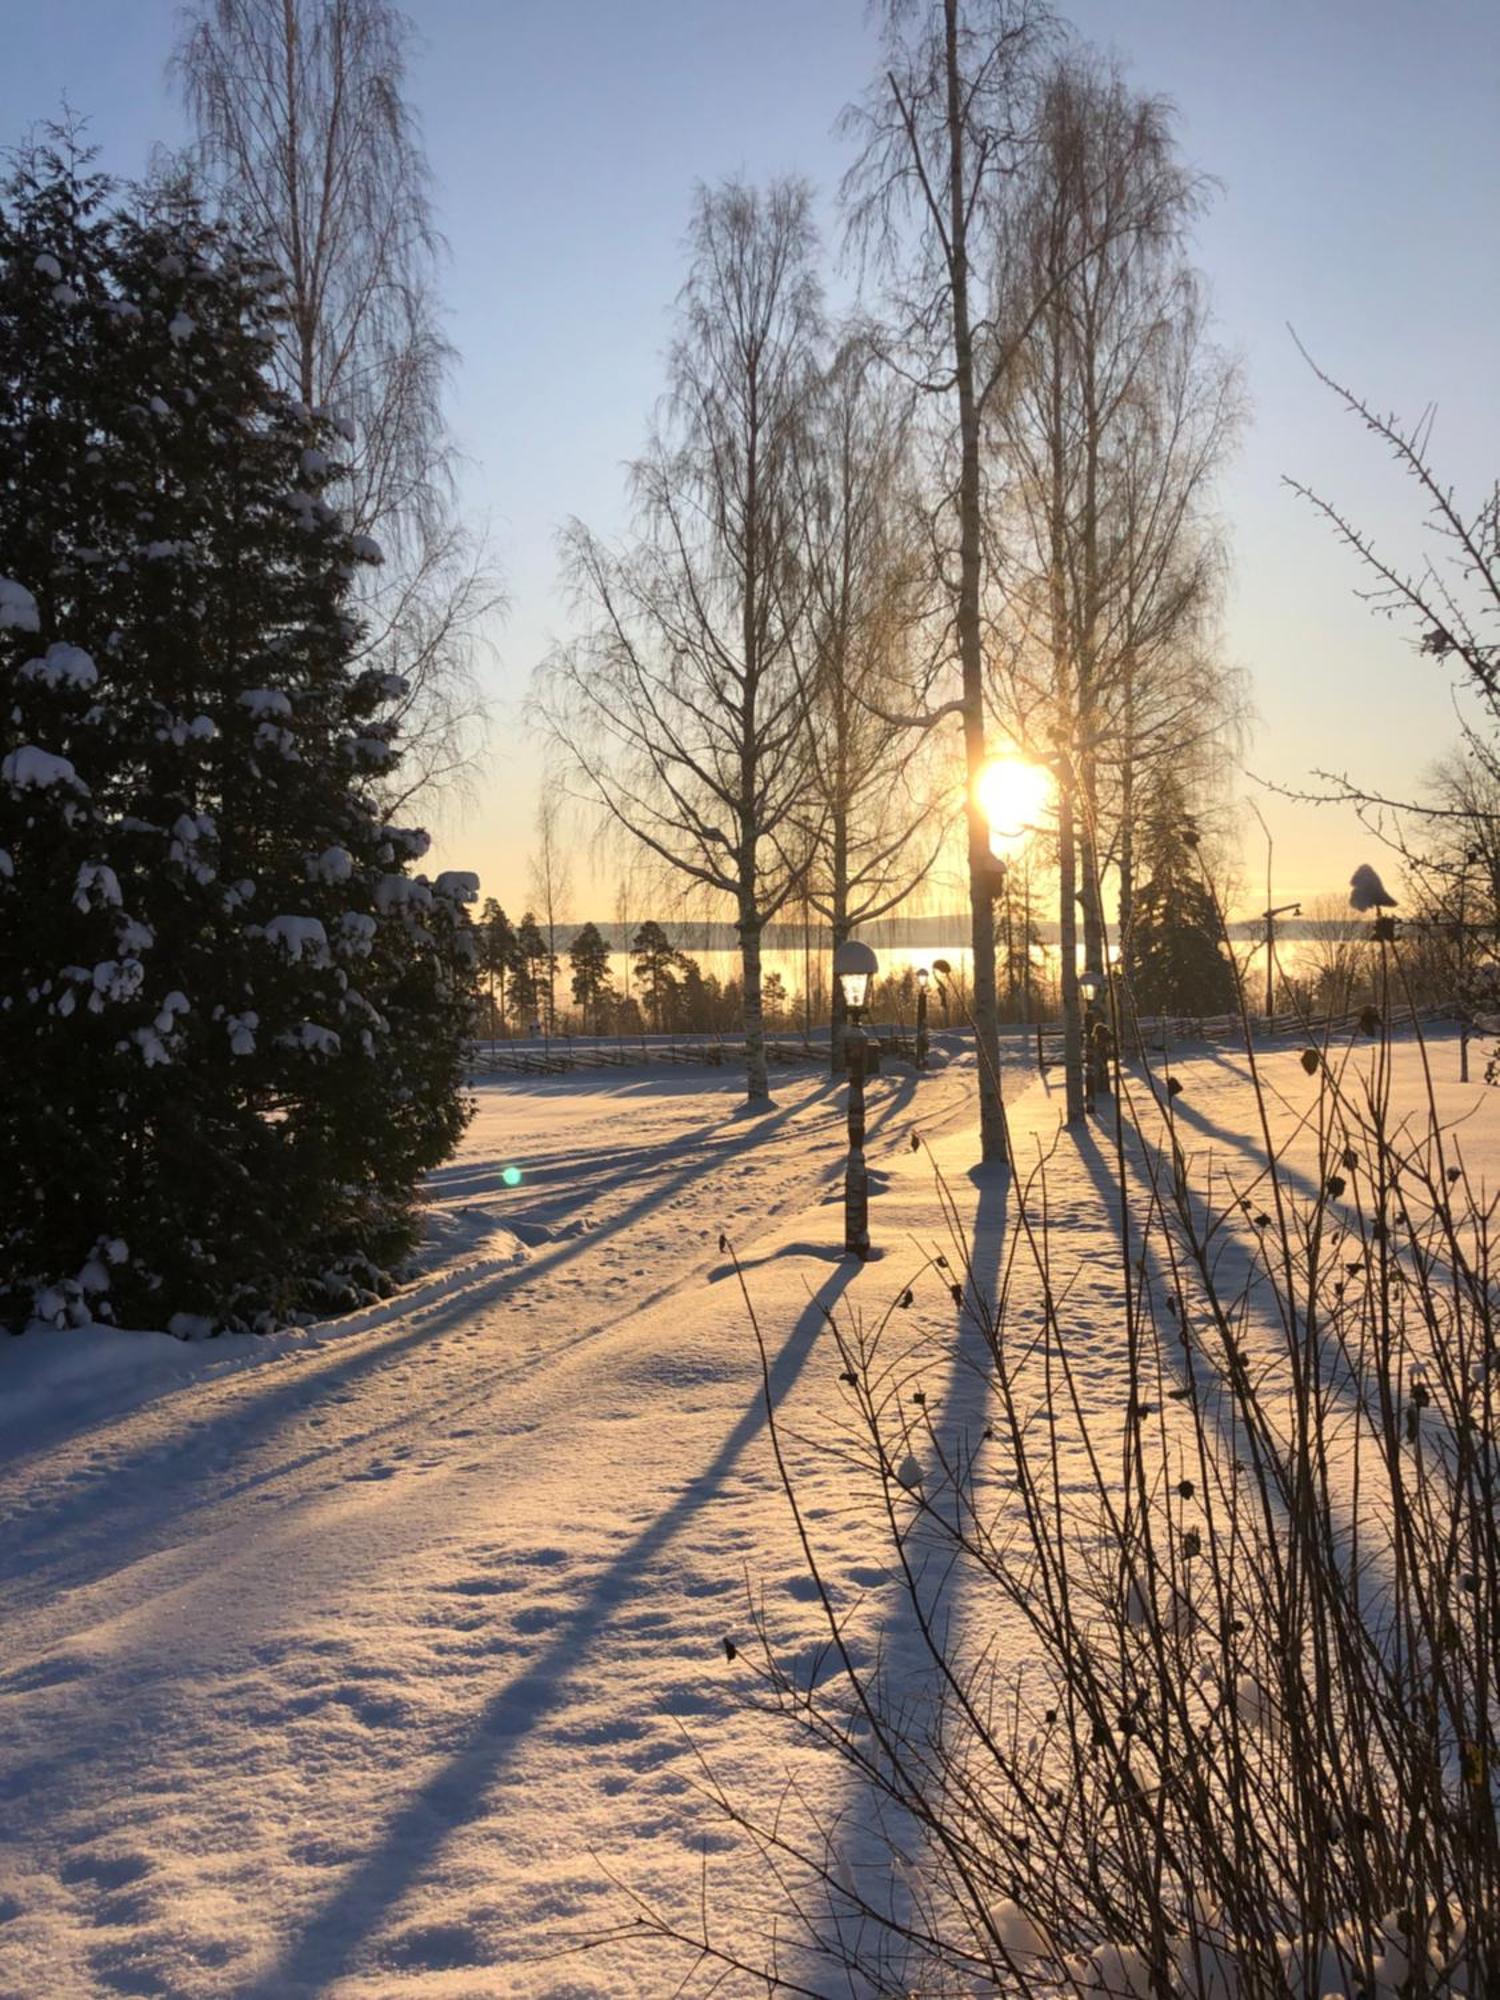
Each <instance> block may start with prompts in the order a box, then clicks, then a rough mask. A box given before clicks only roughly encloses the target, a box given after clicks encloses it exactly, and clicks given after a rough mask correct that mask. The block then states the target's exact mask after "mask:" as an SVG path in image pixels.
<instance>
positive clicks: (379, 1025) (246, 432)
mask: <svg viewBox="0 0 1500 2000" xmlns="http://www.w3.org/2000/svg"><path fill="white" fill-rule="evenodd" d="M112 201H113V196H112V192H111V190H110V188H109V187H108V185H107V184H106V183H105V182H103V181H102V180H100V179H98V178H96V177H91V176H89V175H87V174H86V173H85V172H84V171H83V170H82V168H81V167H80V165H79V163H78V162H77V160H76V159H71V158H65V157H62V156H60V155H58V154H54V153H40V154H38V155H36V156H35V157H34V158H32V159H31V160H29V161H28V162H26V163H25V164H23V166H22V167H21V168H20V169H19V170H18V172H17V174H16V176H15V178H14V179H13V181H12V183H11V184H10V186H9V188H8V189H7V190H6V192H5V197H4V200H3V203H0V713H3V716H4V722H3V734H0V751H3V762H0V1051H3V1067H4V1072H5V1074H4V1084H3V1088H0V1316H3V1318H4V1319H5V1321H6V1322H8V1323H10V1324H12V1325H19V1324H22V1323H24V1322H25V1321H26V1320H27V1319H28V1318H30V1317H31V1316H33V1315H36V1316H39V1317H41V1318H42V1319H44V1320H53V1321H55V1322H58V1323H62V1322H63V1321H65V1320H73V1321H79V1320H83V1319H85V1318H88V1317H90V1316H92V1317H95V1318H98V1319H109V1320H113V1321H115V1322H116V1323H119V1324H136V1325H140V1324H147V1325H152V1324H155V1325H160V1324H162V1323H163V1321H167V1322H169V1323H170V1322H173V1321H175V1323H176V1325H177V1326H178V1328H179V1329H180V1330H190V1329H192V1328H194V1327H196V1326H198V1325H202V1326H204V1327H209V1326H212V1327H219V1326H263V1325H266V1324H267V1323H269V1321H270V1320H272V1319H273V1318H275V1317H277V1316H282V1315H287V1314H292V1313H297V1312H302V1311H309V1310H317V1309H320V1308H325V1309H326V1308H327V1307H328V1306H330V1305H333V1304H337V1303H342V1302H346V1301H349V1300H351V1299H353V1298H356V1297H358V1296H359V1295H360V1294H361V1293H362V1292H364V1291H366V1290H369V1289H377V1288H379V1287H380V1285H381V1283H382V1281H383V1274H384V1273H385V1272H386V1271H388V1270H389V1268H390V1267H391V1266H392V1264H393V1263H395V1262H396V1261H397V1260H399V1258H400V1257H401V1256H402V1255H403V1254H404V1253H405V1252H406V1251H407V1250H408V1249H409V1247H410V1245H411V1242H412V1240H413V1236H414V1221H413V1190H414V1186H415V1183H416V1180H417V1177H418V1175H419V1174H420V1173H421V1172H422V1171H423V1170H424V1169H425V1168H427V1167H428V1166H430V1165H432V1164H433V1163H434V1162H435V1161H437V1160H439V1159H441V1158H442V1157H443V1156H444V1154H445V1153H446V1152H447V1151H448V1150H449V1149H450V1148H451V1146H452V1145H453V1143H454V1141H455V1139H456V1138H457V1136H458V1133H459V1131H460V1130H461V1128H462V1124H463V1119H464V1102H463V1095H462V1083H461V1071H460V1062H461V1051H462V1039H463V1036H464V1033H465V1031H466V1029H467V1026H468V1020H469V1012H470V1006H471V992H472V977H471V971H470V935H469V926H468V921H467V917H466V914H465V912H464V909H463V907H462V904H463V900H464V899H465V898H466V895H467V892H468V887H469V884H468V878H463V877H452V878H440V880H439V882H438V884H436V885H433V884H429V883H428V882H427V881H426V880H425V879H424V878H422V877H419V876H413V875H412V874H411V873H410V865H411V863H412V862H413V861H414V860H416V859H417V858H419V857H420V855H421V854H422V852H423V851H424V849H425V846H426V836H425V835H423V834H421V833H419V832H417V831H414V830H411V831H403V830H399V829H396V828H393V827H391V826H388V825H385V824H383V823H382V821H381V817H380V813H379V809H378V805H377V803H376V800H375V798H374V797H373V795H372V789H371V780H372V779H373V778H374V777H375V776H376V775H377V774H379V773H382V772H385V771H387V770H388V769H389V767H390V765H391V763H392V761H393V760H394V759H395V757H396V755H397V749H396V745H395V743H394V741H393V732H392V731H391V729H390V726H389V722H388V716H389V713H390V711H391V708H392V706H393V704H394V703H395V702H397V701H398V700H399V699H400V694H401V690H400V689H399V687H396V686H393V685H391V684H390V683H389V682H388V681H387V680H385V679H384V678H383V677H381V676H379V675H375V674H371V673H361V672H358V671H356V670H355V669H354V668H353V667H352V666H351V664H350V663H351V659H352V656H353V654H354V650H355V648H356V646H357V644H358V641H359V631H358V627H357V624H356V622H355V621H354V620H353V618H352V617H351V616H350V615H349V613H348V611H347V609H346V606H347V601H348V597H349V591H350V584H351V580H352V579H353V578H354V576H355V574H356V571H357V566H358V565H359V564H360V563H362V562H373V561H378V559H379V551H378V550H377V549H376V548H375V547H374V546H373V544H369V543H367V542H364V541H361V540H360V539H359V538H358V537H354V536H351V535H350V533H349V532H348V531H347V529H346V528H345V527H344V526H343V525H342V524H341V521H340V517H339V514H338V510H337V506H336V504H335V502H336V499H337V494H338V490H339V478H340V468H339V450H340V447H341V444H342V442H343V440H342V439H341V438H340V436H339V434H338V432H337V430H336V428H335V426H334V425H333V424H331V423H330V422H329V421H328V420H327V419H326V418H325V417H323V416H322V415H320V414H318V413H316V412H309V411H307V410H306V409H304V408H302V407H301V406H299V405H298V404H296V403H294V402H292V401H290V400H288V399H287V398H286V397H285V396H284V395H283V394H282V393H281V392H279V391H278V390H276V389H275V388H274V387H273V386H272V385H271V382H270V380H269V377H268V372H267V367H266V358H267V354H268V351H269V347H270V342H271V337H272V331H273V328H274V325H275V315H276V312H277V279H276V276H275V273H274V272H273V271H271V270H270V269H269V268H268V267H267V266H266V265H265V264H264V263H262V262H261V261H260V260H259V259H257V258H254V257H252V256H250V255H248V254H247V253H246V252H244V251H243V249H242V248H241V247H240V246H238V245H237V244H235V243H234V242H233V241H232V240H231V239H229V238H228V237H227V236H226V234H225V233H224V232H223V231H222V230H219V229H216V228H214V227H211V226H209V225H207V224H205V223H204V222H203V221H202V219H201V218H200V217H199V216H198V215H197V214H195V213H194V212H193V211H192V209H191V207H190V206H184V207H181V208H180V209H178V210H177V212H175V213H172V214H163V213H161V212H156V213H152V212H149V211H148V210H144V209H141V208H139V207H137V208H134V209H132V208H129V207H125V208H115V207H111V205H110V204H111V203H112Z"/></svg>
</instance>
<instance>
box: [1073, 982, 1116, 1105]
mask: <svg viewBox="0 0 1500 2000" xmlns="http://www.w3.org/2000/svg"><path fill="white" fill-rule="evenodd" d="M1104 985H1105V981H1104V974H1103V973H1102V972H1101V971H1100V970H1099V969H1098V967H1097V966H1094V965H1088V966H1085V967H1084V969H1083V971H1082V972H1080V973H1079V975H1078V991H1079V994H1080V995H1081V996H1082V999H1083V1076H1084V1086H1085V1093H1084V1109H1085V1110H1086V1111H1092V1110H1093V1108H1094V1099H1095V1097H1097V1096H1098V1095H1099V1094H1100V1093H1101V1092H1107V1091H1108V1089H1109V1073H1108V1071H1107V1070H1106V1069H1105V1066H1104V1061H1103V1056H1104V1045H1103V1037H1102V1036H1101V1034H1100V1032H1099V1030H1100V1028H1101V1027H1102V1025H1103V1023H1102V1021H1101V1020H1100V1018H1099V1016H1098V1015H1097V1014H1096V1013H1095V1012H1094V1003H1095V1001H1096V1000H1098V999H1099V998H1100V997H1101V995H1102V994H1103V992H1104Z"/></svg>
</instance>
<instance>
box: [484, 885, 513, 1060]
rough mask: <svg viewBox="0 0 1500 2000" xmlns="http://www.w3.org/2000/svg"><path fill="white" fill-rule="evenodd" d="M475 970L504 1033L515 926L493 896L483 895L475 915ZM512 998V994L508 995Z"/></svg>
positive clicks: (511, 972) (511, 971)
mask: <svg viewBox="0 0 1500 2000" xmlns="http://www.w3.org/2000/svg"><path fill="white" fill-rule="evenodd" d="M478 931H479V970H480V971H481V972H482V973H483V974H484V976H485V978H486V979H487V980H488V981H489V987H490V999H491V1003H492V1005H493V1006H494V1007H495V1008H496V1009H497V1010H498V1013H499V1017H500V1032H501V1034H502V1035H503V1034H504V1033H505V1026H506V1017H505V1001H506V991H507V983H508V982H510V980H511V976H512V974H513V972H514V970H515V963H516V927H515V925H514V924H513V923H512V922H511V920H510V918H509V917H508V916H507V915H506V914H505V912H504V910H503V909H502V908H501V907H500V905H499V903H497V902H496V900H495V898H494V897H493V896H486V898H485V901H484V908H483V909H482V910H481V911H480V913H479V924H478ZM512 998H514V993H513V992H512Z"/></svg>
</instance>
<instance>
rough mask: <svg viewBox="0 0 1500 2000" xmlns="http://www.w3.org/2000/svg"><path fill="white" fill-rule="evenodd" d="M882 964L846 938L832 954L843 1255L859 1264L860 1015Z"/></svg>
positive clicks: (865, 1193) (863, 1240) (863, 1205)
mask: <svg viewBox="0 0 1500 2000" xmlns="http://www.w3.org/2000/svg"><path fill="white" fill-rule="evenodd" d="M879 969H880V961H879V959H877V958H876V956H875V954H874V952H873V951H871V949H870V947H869V946H868V945H867V944H861V943H860V941H859V940H858V938H850V939H848V940H847V941H846V942H845V943H843V944H841V945H840V946H839V948H838V950H837V951H836V952H835V953H834V954H833V976H834V978H835V979H836V980H837V981H838V983H839V990H840V992H841V993H842V994H843V996H844V1009H845V1012H846V1013H847V1014H848V1016H849V1030H848V1033H847V1034H846V1035H845V1036H844V1055H845V1060H846V1061H847V1063H848V1065H849V1160H848V1164H847V1165H846V1167H845V1169H844V1254H845V1256H850V1257H858V1258H860V1259H861V1260H863V1259H864V1258H866V1257H868V1256H869V1254H870V1181H869V1176H868V1174H867V1173H866V1171H865V1038H864V1034H863V1032H862V1030H861V1028H860V1017H861V1016H862V1015H863V1013H864V1011H865V1009H866V1008H867V1007H868V1006H869V1004H870V989H871V987H872V986H873V985H874V983H875V974H876V973H877V972H878V971H879Z"/></svg>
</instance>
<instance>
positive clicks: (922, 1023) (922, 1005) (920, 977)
mask: <svg viewBox="0 0 1500 2000" xmlns="http://www.w3.org/2000/svg"><path fill="white" fill-rule="evenodd" d="M931 978H932V974H931V973H930V972H929V971H928V970H927V967H926V966H925V965H919V966H918V967H917V1068H918V1069H926V1067H927V983H928V981H929V980H930V979H931Z"/></svg>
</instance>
